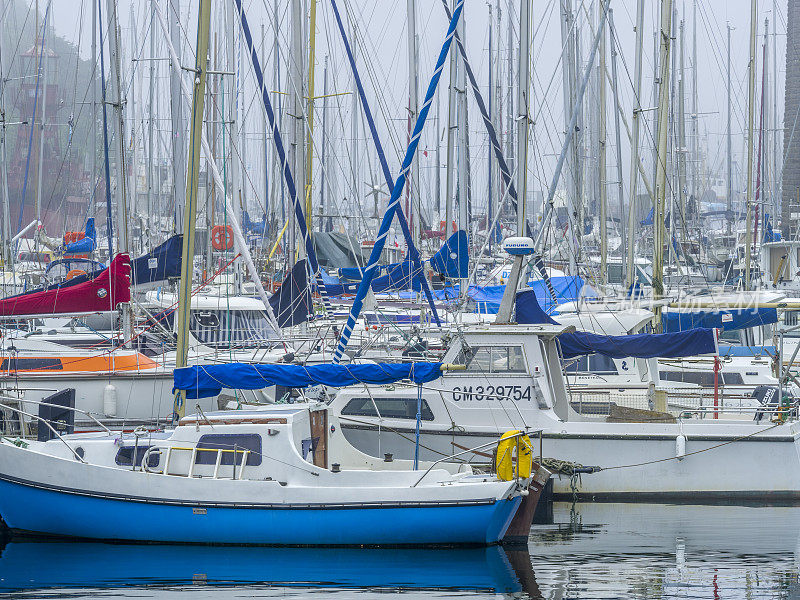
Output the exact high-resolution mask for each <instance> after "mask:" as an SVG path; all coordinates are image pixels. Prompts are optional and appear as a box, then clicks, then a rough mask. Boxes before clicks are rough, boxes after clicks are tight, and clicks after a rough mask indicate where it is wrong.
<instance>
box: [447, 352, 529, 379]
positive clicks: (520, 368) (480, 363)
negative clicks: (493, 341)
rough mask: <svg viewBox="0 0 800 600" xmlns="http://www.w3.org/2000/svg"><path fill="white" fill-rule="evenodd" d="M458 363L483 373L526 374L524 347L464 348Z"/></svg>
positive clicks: (458, 357) (459, 355) (457, 360)
mask: <svg viewBox="0 0 800 600" xmlns="http://www.w3.org/2000/svg"><path fill="white" fill-rule="evenodd" d="M456 363H457V364H464V365H466V367H467V368H468V369H469V370H471V371H478V372H481V373H525V356H524V355H523V353H522V346H475V347H471V348H463V349H462V350H461V352H459V354H458V356H457V357H456Z"/></svg>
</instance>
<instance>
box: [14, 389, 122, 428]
mask: <svg viewBox="0 0 800 600" xmlns="http://www.w3.org/2000/svg"><path fill="white" fill-rule="evenodd" d="M0 398H6V399H8V400H14V401H15V402H26V403H30V404H38V405H40V406H51V407H53V408H64V409H67V410H72V411H75V412H79V413H82V414H84V415H86V416H87V417H89V418H90V419H91V420H92V421H94V422H95V423H97V424H98V425H99V426H100V427H102V428H103V429H105V431H106V433H112V431H111V430H110V429H109V428H108V427H106V426H105V425H103V424H102V423H101V422H100V421H99V420H97V419H96V418H95V417H94V416H92V413H90V412H89V411H86V410H83V409H81V408H76V407H74V406H63V405H61V404H51V403H50V402H42V401H41V400H23V399H22V398H20V399H17V398H12V397H11V396H0Z"/></svg>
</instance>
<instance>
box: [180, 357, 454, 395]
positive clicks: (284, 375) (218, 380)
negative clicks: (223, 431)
mask: <svg viewBox="0 0 800 600" xmlns="http://www.w3.org/2000/svg"><path fill="white" fill-rule="evenodd" d="M441 376H442V363H429V362H417V363H377V364H359V365H342V364H322V365H311V366H301V365H254V364H245V363H231V364H227V365H199V366H193V367H184V368H182V369H175V371H174V373H173V382H174V386H175V387H174V388H173V390H172V391H173V393H175V391H176V390H186V397H187V398H189V399H196V398H209V397H212V396H218V395H219V393H220V392H221V391H222V390H223V388H229V389H237V390H260V389H262V388H265V387H269V386H271V385H282V386H285V387H289V388H305V387H308V386H310V385H327V386H330V387H344V386H348V385H353V384H356V383H369V384H373V385H385V384H388V383H394V382H396V381H400V380H403V379H410V380H411V381H413V382H414V383H427V382H429V381H433V380H434V379H438V378H439V377H441Z"/></svg>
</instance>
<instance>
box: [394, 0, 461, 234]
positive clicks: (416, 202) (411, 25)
mask: <svg viewBox="0 0 800 600" xmlns="http://www.w3.org/2000/svg"><path fill="white" fill-rule="evenodd" d="M406 13H407V15H408V117H409V123H414V122H416V120H417V117H418V116H419V74H418V70H419V69H418V63H419V61H418V53H417V52H418V51H417V2H416V0H407V1H406ZM463 22H464V20H463V18H462V20H461V23H463ZM453 54H456V53H455V52H454V53H453ZM410 179H411V180H410V181H409V187H408V193H409V195H410V198H411V214H410V215H409V216H410V218H411V233H412V235H411V239H412V240H413V242H414V245H415V246H417V247H419V243H420V231H421V226H420V224H421V219H422V214H421V212H420V210H421V208H422V207H421V205H420V189H419V154H415V155H414V160H413V162H412V164H411V178H410Z"/></svg>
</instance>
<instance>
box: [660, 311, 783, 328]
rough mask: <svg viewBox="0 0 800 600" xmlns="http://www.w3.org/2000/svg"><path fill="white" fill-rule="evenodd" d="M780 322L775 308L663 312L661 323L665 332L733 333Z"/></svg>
mask: <svg viewBox="0 0 800 600" xmlns="http://www.w3.org/2000/svg"><path fill="white" fill-rule="evenodd" d="M777 322H778V311H777V309H774V308H743V309H732V310H715V311H699V312H676V311H669V312H662V313H661V323H662V329H663V330H664V331H665V332H671V331H686V330H687V329H694V328H696V327H706V328H709V327H710V328H717V329H724V330H725V331H731V330H734V329H747V328H749V327H759V326H761V325H769V324H770V323H777Z"/></svg>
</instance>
